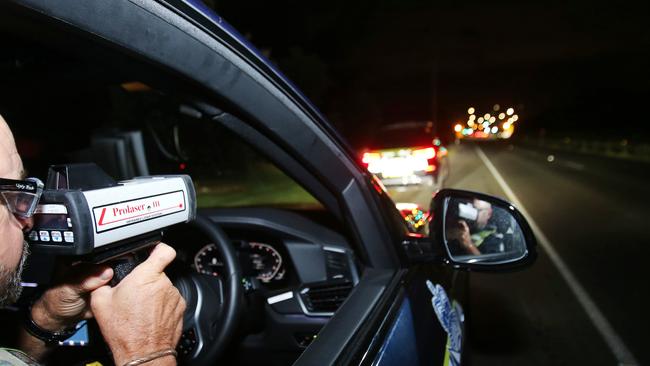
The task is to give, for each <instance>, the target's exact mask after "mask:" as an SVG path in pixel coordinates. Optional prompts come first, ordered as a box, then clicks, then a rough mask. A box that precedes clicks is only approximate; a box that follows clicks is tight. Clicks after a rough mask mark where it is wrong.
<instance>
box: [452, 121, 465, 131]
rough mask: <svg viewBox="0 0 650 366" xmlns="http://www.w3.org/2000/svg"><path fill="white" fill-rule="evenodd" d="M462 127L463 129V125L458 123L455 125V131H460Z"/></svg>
mask: <svg viewBox="0 0 650 366" xmlns="http://www.w3.org/2000/svg"><path fill="white" fill-rule="evenodd" d="M462 129H463V126H461V125H460V123H459V124H457V125H456V126H454V131H456V132H460V130H462Z"/></svg>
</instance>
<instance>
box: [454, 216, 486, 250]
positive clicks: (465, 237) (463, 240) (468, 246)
mask: <svg viewBox="0 0 650 366" xmlns="http://www.w3.org/2000/svg"><path fill="white" fill-rule="evenodd" d="M457 238H458V241H459V242H460V245H461V247H463V249H464V250H465V252H467V254H473V255H480V254H481V251H479V250H478V248H477V247H476V246H474V243H473V242H472V237H471V234H470V232H469V225H467V222H465V220H458V237H457Z"/></svg>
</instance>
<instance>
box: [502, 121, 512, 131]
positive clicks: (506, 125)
mask: <svg viewBox="0 0 650 366" xmlns="http://www.w3.org/2000/svg"><path fill="white" fill-rule="evenodd" d="M510 127H512V123H510V122H506V123H504V124H503V129H504V130H508V129H510Z"/></svg>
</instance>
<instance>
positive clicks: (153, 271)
mask: <svg viewBox="0 0 650 366" xmlns="http://www.w3.org/2000/svg"><path fill="white" fill-rule="evenodd" d="M23 175H24V173H23V165H22V161H21V159H20V156H19V155H18V151H17V149H16V145H15V142H14V138H13V135H12V133H11V130H10V129H9V126H8V125H7V123H6V122H5V120H4V119H3V118H2V116H0V178H3V179H4V180H5V181H8V180H23V179H24V176H23ZM0 193H2V196H1V197H0V206H1V207H0V306H3V305H6V304H9V303H12V302H14V301H15V300H16V299H17V298H18V296H19V295H20V290H21V287H20V275H21V271H22V267H23V264H24V262H25V258H26V256H27V254H28V247H27V243H26V242H25V241H24V236H23V234H24V233H25V232H27V231H29V229H30V227H31V226H32V219H31V213H29V215H26V214H25V213H24V212H17V211H18V209H17V208H16V207H14V206H12V205H11V204H10V203H9V201H7V198H6V197H9V195H7V194H6V193H5V192H0ZM175 256H176V253H175V251H174V249H172V248H171V247H169V246H167V245H165V244H159V245H158V246H156V247H155V248H154V250H153V251H152V252H151V254H150V256H149V258H148V259H147V260H146V261H145V262H143V263H142V264H140V265H139V266H138V267H136V268H135V269H134V270H133V272H131V273H130V274H129V275H128V276H126V277H125V278H124V279H123V280H122V281H121V282H120V283H119V284H118V285H117V286H115V287H110V286H108V285H107V284H108V282H109V281H110V280H111V278H112V276H113V271H112V269H111V268H109V267H105V266H90V267H81V266H76V267H75V268H72V269H71V270H70V273H69V274H68V276H67V280H66V281H63V282H60V283H59V284H57V285H55V286H53V287H52V288H50V289H48V290H47V291H46V292H45V293H44V294H43V295H42V296H41V297H40V298H39V299H38V300H36V301H35V302H34V304H33V305H32V307H31V309H30V310H31V311H30V313H29V315H30V318H31V319H30V320H31V322H33V324H34V325H35V326H36V327H38V328H37V329H39V330H41V331H44V332H50V333H55V332H61V331H63V330H65V329H69V328H71V327H73V326H74V325H75V324H76V323H78V322H79V321H80V320H81V319H89V318H92V317H94V318H95V319H96V320H97V323H98V324H99V328H100V330H101V332H102V335H103V336H104V339H105V340H106V343H107V344H108V346H109V347H110V349H111V351H112V353H113V358H114V361H115V364H116V365H118V366H121V365H125V364H128V363H130V362H132V361H134V360H139V359H152V360H153V361H151V362H147V365H154V364H155V365H175V364H176V358H175V351H174V348H175V346H176V344H177V343H178V340H179V338H180V335H181V331H182V317H183V313H184V311H185V301H184V300H183V298H182V297H181V296H180V294H179V292H178V290H177V289H176V288H175V287H174V286H173V285H172V283H171V281H170V280H169V279H168V278H167V276H166V275H165V273H164V272H163V270H164V269H165V267H166V266H167V265H168V264H169V263H171V262H172V261H173V259H174V257H175ZM30 329H31V328H30ZM34 333H38V332H34V331H33V330H32V331H30V332H28V331H27V330H26V329H25V330H22V332H21V335H20V339H19V345H20V348H21V349H22V350H23V351H24V352H26V353H27V354H29V355H30V356H31V357H32V358H34V359H35V360H37V361H42V360H44V358H45V357H46V356H47V354H48V352H49V351H51V350H52V346H51V345H50V344H47V343H46V342H44V341H43V340H41V338H39V337H37V336H36V335H33V334H34ZM137 362H138V361H136V363H137ZM0 363H1V362H0Z"/></svg>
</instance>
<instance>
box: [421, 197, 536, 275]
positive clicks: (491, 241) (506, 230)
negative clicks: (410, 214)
mask: <svg viewBox="0 0 650 366" xmlns="http://www.w3.org/2000/svg"><path fill="white" fill-rule="evenodd" d="M432 210H435V211H433V212H434V222H432V228H435V230H432V235H433V239H434V241H435V242H437V243H439V244H442V246H443V247H444V248H445V251H446V253H445V256H446V257H447V260H448V262H450V263H452V264H454V265H455V266H456V267H460V268H468V269H483V270H490V269H501V268H505V267H520V266H522V265H527V264H530V263H532V261H533V260H534V259H535V257H536V252H535V238H534V236H533V234H532V231H531V230H530V227H529V226H528V223H527V222H526V220H525V219H524V217H523V216H522V215H521V213H520V212H519V211H517V209H515V208H514V207H513V206H512V205H511V204H510V203H508V202H507V201H504V200H502V199H499V198H495V197H491V196H487V195H484V194H480V193H474V192H467V191H459V190H450V189H445V190H442V191H440V192H438V193H437V194H436V196H435V197H434V200H433V207H432Z"/></svg>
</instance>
